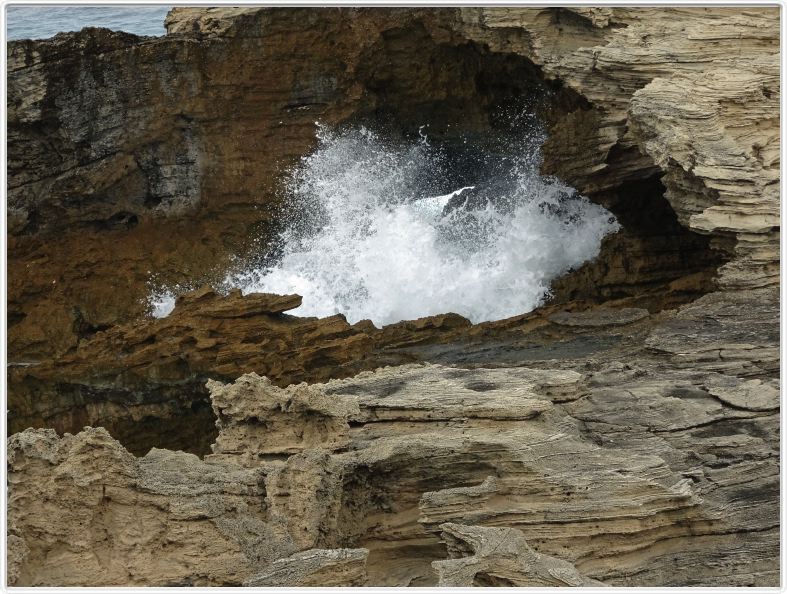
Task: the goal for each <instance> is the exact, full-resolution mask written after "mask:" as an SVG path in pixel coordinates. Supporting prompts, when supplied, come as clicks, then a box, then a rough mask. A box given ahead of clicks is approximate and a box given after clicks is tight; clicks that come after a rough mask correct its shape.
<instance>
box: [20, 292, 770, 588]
mask: <svg viewBox="0 0 787 594" xmlns="http://www.w3.org/2000/svg"><path fill="white" fill-rule="evenodd" d="M775 296H776V295H775V293H774V292H773V291H770V290H760V291H757V292H750V293H749V294H748V296H747V297H748V300H749V302H751V303H753V304H757V307H758V308H759V312H760V315H761V316H762V318H760V319H761V320H762V323H763V324H764V323H765V320H767V319H771V317H772V316H774V315H775V314H776V312H777V311H778V303H777V301H776V299H775ZM753 311H757V309H754V310H753ZM601 315H602V316H603V315H607V314H606V312H603V313H602V314H601ZM751 317H752V316H751V312H745V311H743V310H742V308H740V307H739V306H738V305H737V303H736V301H735V298H730V296H729V294H727V293H718V294H714V295H709V296H707V297H706V298H704V303H700V304H698V305H697V306H696V307H694V306H687V307H685V308H684V309H682V310H680V311H678V312H673V313H670V314H668V315H664V314H662V319H661V325H658V326H656V327H655V328H652V327H651V328H650V329H648V327H646V326H639V328H640V329H639V330H634V331H635V332H644V336H645V338H644V340H643V339H638V340H636V341H634V343H632V344H630V345H626V346H619V347H618V350H617V351H611V352H614V353H615V354H616V356H618V357H620V358H619V359H615V358H612V359H611V358H609V357H607V356H603V357H600V358H596V357H594V356H592V355H590V356H573V357H568V356H565V357H559V358H552V359H550V360H541V361H531V363H530V364H529V365H526V366H513V367H512V366H507V367H498V368H491V367H476V368H469V367H466V366H465V367H459V366H453V367H448V366H443V365H434V364H415V365H404V366H398V367H386V368H382V369H379V370H377V371H367V372H363V373H361V374H359V375H357V376H355V377H352V378H347V379H338V380H331V381H329V382H327V383H324V384H312V385H308V384H297V385H292V386H289V387H287V388H280V387H277V386H275V385H274V384H273V383H272V382H271V381H270V380H268V379H267V378H264V377H261V376H259V375H256V374H250V375H244V376H242V377H241V378H239V379H238V380H237V381H235V382H233V383H227V384H224V383H221V382H211V383H210V384H209V388H210V391H211V395H212V401H213V407H214V409H215V412H216V415H217V417H218V419H219V435H218V438H217V440H216V443H215V445H214V446H213V453H212V454H210V455H208V456H207V457H206V458H205V459H204V460H203V461H200V460H199V459H197V458H196V457H195V456H192V455H189V454H184V453H174V452H167V451H163V450H157V449H154V450H152V451H151V452H150V453H149V454H147V455H146V456H145V457H143V458H135V457H134V456H132V455H131V454H129V453H128V452H127V451H126V450H125V449H124V448H123V447H122V446H121V445H120V444H119V443H118V442H116V441H114V440H112V439H111V438H110V437H109V436H108V435H107V433H106V432H105V431H104V430H103V429H86V430H85V432H82V433H80V434H78V435H76V436H70V435H66V436H64V437H62V438H59V437H57V435H56V434H55V433H54V432H53V431H51V430H43V429H41V430H32V429H30V430H27V431H25V432H23V433H20V434H17V435H15V436H12V437H11V438H10V441H9V489H10V491H9V502H10V507H9V510H10V512H9V526H10V535H11V536H12V537H13V538H12V539H10V540H9V542H10V544H11V548H10V550H9V559H10V560H12V561H13V563H12V572H13V573H12V575H15V576H17V578H16V583H17V584H18V585H33V584H37V585H45V584H49V585H51V584H55V583H57V584H76V583H79V584H82V585H94V584H110V583H114V584H118V583H134V584H139V585H141V584H150V585H153V584H159V585H160V584H165V583H167V584H174V583H189V584H195V585H203V584H239V583H246V584H259V585H271V584H274V583H275V584H279V585H284V584H291V585H308V584H314V583H317V582H321V583H323V584H335V583H346V584H356V585H360V584H364V585H378V586H379V585H430V584H432V585H434V584H437V583H441V584H443V585H468V584H474V585H522V586H534V585H547V584H552V585H563V584H570V585H580V584H586V585H587V584H595V583H597V582H601V583H603V584H606V585H618V586H645V585H661V586H664V585H774V584H777V583H778V571H779V569H778V568H779V565H778V564H779V546H778V538H779V536H778V535H779V524H778V501H779V458H778V442H779V408H778V406H779V405H778V399H777V398H776V397H775V394H776V392H777V391H778V385H779V381H778V351H777V350H775V349H769V348H768V347H767V345H768V344H769V342H770V340H771V339H770V338H769V337H768V335H767V333H765V332H758V331H757V325H756V324H757V323H756V322H755V323H754V324H752V320H751ZM642 323H643V322H642V320H640V321H639V322H632V326H631V328H632V329H633V328H637V326H635V324H642ZM618 328H619V327H617V326H611V327H609V329H608V332H615V331H617V329H618ZM662 328H664V329H665V331H662ZM677 328H682V332H683V337H682V338H681V337H676V339H678V340H679V342H680V345H681V347H680V350H679V351H676V350H675V349H674V347H673V346H672V345H673V344H676V342H675V341H674V340H673V336H675V333H676V329H677ZM744 328H745V329H746V332H747V333H746V335H745V338H746V339H747V340H746V342H743V338H744V335H742V334H741V335H738V336H740V338H738V339H736V334H735V333H736V332H744ZM667 330H669V331H667ZM593 331H594V332H599V330H598V327H594V330H593ZM719 341H727V342H726V343H725V342H719ZM725 344H727V345H728V346H729V347H730V348H729V355H730V356H729V357H726V356H724V354H723V353H722V351H723V350H724V345H725ZM736 349H737V350H736ZM736 352H737V353H738V354H739V356H738V357H737V358H736V357H735V355H734V353H736ZM744 352H745V353H748V354H749V356H746V357H743V356H742V355H743V353H744ZM567 353H570V351H567ZM752 353H756V356H755V357H752V356H751V355H752ZM55 477H57V480H54V478H55ZM212 477H215V478H212ZM44 502H45V503H44ZM118 505H120V506H122V508H121V509H122V511H123V513H120V511H119V510H116V508H115V506H118ZM61 508H63V509H61ZM65 510H68V511H67V513H66V512H65ZM133 510H139V511H138V512H135V511H133ZM129 513H132V514H133V513H140V514H143V517H145V518H148V519H146V520H145V522H144V523H143V524H142V526H141V527H136V528H130V527H129V522H128V516H127V514H129ZM183 522H187V523H188V524H187V525H188V526H189V528H188V529H187V528H186V526H185V525H184V524H183ZM85 525H90V526H100V527H101V530H100V531H98V532H96V531H95V530H92V529H91V531H90V532H89V533H87V534H88V536H86V532H85V528H84V526H85ZM153 526H156V527H157V528H156V529H155V530H154V529H153V528H152V527H153ZM176 527H177V528H176ZM129 530H132V531H133V532H134V535H136V536H135V537H134V538H132V537H131V536H130V535H128V534H127V532H128V531H129ZM173 534H174V536H173ZM202 539H207V540H206V542H208V540H209V542H210V547H211V551H212V553H211V557H212V559H215V560H219V561H220V562H218V561H217V563H216V564H215V565H213V564H206V565H204V566H203V565H202V564H200V565H199V566H197V565H196V564H191V563H183V562H181V561H180V560H181V559H182V558H184V557H183V556H185V555H190V556H189V557H188V558H189V559H191V558H192V557H191V555H194V556H198V555H197V553H189V551H191V550H192V549H193V548H194V547H197V546H199V544H198V543H199V542H201V540H202ZM159 543H167V545H166V547H165V546H164V544H159ZM203 544H204V543H203ZM498 545H500V546H498ZM503 545H504V546H503ZM93 549H100V550H101V551H102V552H101V555H103V556H104V557H103V559H105V560H104V561H101V558H99V559H98V560H97V559H96V557H95V555H96V552H95V551H94V550H93ZM348 549H352V550H348ZM151 550H155V551H158V554H157V555H156V556H155V562H152V561H151ZM48 560H51V562H50V561H48ZM47 568H53V569H51V570H50V569H47Z"/></svg>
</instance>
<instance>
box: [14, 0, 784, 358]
mask: <svg viewBox="0 0 787 594" xmlns="http://www.w3.org/2000/svg"><path fill="white" fill-rule="evenodd" d="M167 26H168V30H169V34H168V35H166V36H164V37H161V38H140V37H136V36H133V35H128V34H124V33H113V32H110V31H107V30H101V29H86V30H84V31H82V32H80V33H76V34H63V35H58V36H56V37H54V38H52V39H51V40H43V41H15V42H12V43H10V44H9V46H8V49H7V52H8V64H9V78H8V89H9V92H8V114H9V117H8V129H9V142H8V156H9V171H8V173H9V201H8V202H9V203H8V215H9V230H10V232H11V235H10V241H9V257H10V260H11V262H12V263H13V265H12V266H10V267H9V269H10V274H9V282H8V286H9V320H10V322H11V323H10V324H9V347H10V351H11V353H12V355H13V360H14V361H19V362H30V361H36V360H40V359H41V358H45V357H48V356H51V355H53V354H63V353H66V352H69V351H73V350H74V349H75V348H76V347H77V345H78V344H79V342H80V341H82V340H84V339H86V338H89V337H90V336H92V335H93V334H94V333H95V332H96V331H98V330H101V329H105V328H107V327H109V326H111V325H114V324H117V323H123V322H128V321H132V320H135V319H138V318H139V317H140V316H142V315H143V314H144V313H145V308H146V306H145V298H146V297H147V295H148V293H149V291H150V289H151V286H150V285H151V283H154V284H155V283H164V284H170V285H175V284H180V285H183V286H191V287H195V286H200V285H202V284H204V283H206V282H215V281H217V280H220V279H222V278H223V277H224V273H225V272H226V271H227V269H229V268H232V266H233V265H234V264H236V263H237V260H236V259H235V257H237V256H239V255H240V257H241V259H243V258H245V257H248V256H251V255H252V254H253V253H254V252H259V250H260V246H261V245H262V246H264V245H265V243H266V242H267V241H268V239H270V237H271V235H272V234H273V233H275V230H276V228H277V224H278V222H277V220H276V208H277V205H278V203H279V199H280V196H279V193H278V192H279V188H280V184H279V180H280V176H281V174H282V172H283V170H284V169H286V168H287V167H288V166H290V165H292V164H294V163H295V162H296V161H297V160H298V158H300V157H301V156H303V155H304V154H306V153H307V152H308V151H309V150H310V149H311V148H313V147H314V145H315V130H316V128H315V122H317V121H319V122H321V123H323V124H327V125H340V124H346V123H351V122H354V123H358V122H366V123H369V122H374V121H378V123H380V124H382V125H386V126H388V127H392V128H394V129H397V130H395V131H397V132H399V133H402V134H410V135H415V134H417V129H418V127H419V126H421V125H422V124H423V123H424V122H429V124H430V134H431V135H432V137H433V138H435V139H442V140H445V141H451V139H452V138H454V139H456V138H458V137H459V136H461V135H462V134H467V133H470V134H481V135H483V134H489V133H494V132H495V129H496V126H499V125H500V124H499V122H498V120H499V118H497V115H496V114H498V113H499V112H500V110H504V109H506V108H509V107H510V106H511V105H512V104H515V103H516V101H519V100H524V101H526V102H529V103H531V104H533V103H535V104H537V105H540V107H539V108H538V109H539V111H540V112H541V115H542V116H543V119H544V120H545V122H546V124H547V127H548V131H549V140H548V142H547V144H546V146H545V149H544V151H545V162H544V166H543V169H544V171H545V172H546V173H555V174H557V175H559V176H560V177H561V178H563V179H564V180H565V181H566V182H568V183H570V184H572V185H574V186H575V187H576V188H577V189H578V190H579V191H580V192H582V193H584V194H587V195H589V196H590V197H591V198H592V199H594V200H597V201H599V202H602V203H604V204H605V205H607V206H609V207H610V208H611V209H612V210H613V211H614V212H615V213H616V214H617V215H618V217H619V219H620V220H621V221H622V222H623V226H624V233H623V234H621V235H620V236H619V237H616V238H614V239H610V240H608V241H607V242H606V244H605V247H604V250H603V251H602V256H601V258H600V260H599V264H598V265H593V266H588V267H586V268H585V269H584V271H583V272H581V273H580V274H579V275H577V276H570V277H569V278H568V279H567V280H565V281H563V285H564V286H563V287H561V288H559V290H557V291H556V292H555V295H556V298H559V299H576V298H585V299H586V298H590V297H596V298H598V299H600V300H604V299H609V298H617V297H620V296H623V295H629V296H630V295H633V294H642V293H643V292H646V291H649V290H654V289H656V288H658V287H664V286H665V285H667V284H669V283H671V282H673V281H675V280H677V279H680V278H682V277H686V276H691V275H695V274H697V275H699V276H698V277H694V281H695V282H694V286H692V283H691V282H684V283H683V288H684V290H685V291H686V292H687V293H688V294H689V295H692V294H693V295H694V296H696V294H697V293H698V292H699V293H702V292H705V291H707V290H708V288H709V282H710V277H712V276H713V272H714V271H715V270H716V269H717V268H718V267H719V266H720V265H721V264H722V263H723V260H725V259H731V260H732V261H731V262H729V263H728V264H727V265H726V266H725V267H724V269H723V274H722V280H723V281H724V282H725V283H728V284H730V285H731V286H746V287H756V286H763V285H765V284H768V283H772V282H773V280H774V279H775V278H776V276H777V275H778V274H777V272H778V263H777V260H778V251H777V242H776V238H777V232H776V230H775V229H774V227H775V226H776V224H774V223H773V221H774V218H775V217H776V212H777V211H778V208H777V204H776V202H775V201H774V200H775V195H774V191H775V188H776V186H775V185H774V184H773V180H774V176H776V175H777V173H776V172H777V171H778V163H777V161H775V160H774V155H775V154H777V153H778V134H777V133H776V131H777V130H778V128H779V126H778V97H779V90H778V85H774V84H773V81H774V80H775V77H777V76H778V11H776V10H774V9H767V8H752V9H750V10H747V11H745V12H741V11H739V10H737V9H734V8H729V9H728V8H716V9H713V10H709V9H692V8H687V9H675V8H658V9H654V8H640V9H625V8H607V9H590V8H577V9H573V8H462V9H455V8H450V9H449V8H446V9H377V8H375V9H362V8H344V9H338V10H334V9H307V8H302V9H296V8H274V9H260V8H216V9H210V8H206V9H195V8H177V9H174V10H173V11H172V12H171V14H170V15H169V17H168V19H167ZM295 50H297V51H295ZM417 65H420V66H417ZM416 66H417V67H416ZM717 70H718V72H719V73H720V74H718V75H716V74H713V73H714V72H716V71H717ZM703 80H705V81H710V82H707V84H705V83H703V82H702V81H703ZM722 81H729V83H730V84H724V82H722ZM714 85H715V86H714ZM772 87H773V88H772ZM649 97H653V101H651V100H650V99H649ZM536 99H537V100H536ZM512 102H513V103H512ZM736 106H742V107H736ZM738 113H740V114H741V117H740V118H738V117H737V114H738ZM745 114H749V115H745ZM703 122H711V125H709V126H704V125H703ZM744 122H748V123H746V124H744ZM741 126H747V128H743V127H741ZM676 129H682V130H685V131H687V134H684V135H681V134H675V133H674V131H675V130H676ZM690 129H691V130H693V132H691V133H688V130H690ZM667 130H669V133H667V132H666V131H667ZM661 135H665V136H664V137H663V138H662V137H661ZM719 136H721V137H723V140H722V141H719V142H717V141H716V140H714V139H715V138H717V137H719ZM685 138H693V139H697V142H696V143H695V144H693V145H691V146H678V145H680V143H685V140H682V139H685ZM700 139H702V140H700ZM720 150H724V151H727V153H726V154H728V155H730V159H731V160H730V161H728V162H717V159H716V157H718V154H719V151H720ZM673 152H674V153H675V157H676V158H677V160H675V159H673V160H672V161H670V160H669V159H668V158H667V157H668V156H669V154H671V153H673ZM697 165H699V166H697ZM737 168H741V171H742V172H743V173H742V174H741V176H739V177H735V176H732V177H731V174H732V172H733V171H736V170H737ZM665 173H666V175H665ZM725 180H726V181H725ZM661 183H664V185H666V186H667V199H668V200H669V204H667V202H665V201H664V197H663V194H664V190H663V188H662V186H661ZM754 193H757V196H754ZM669 205H671V208H670V206H669ZM736 205H737V206H736ZM749 205H754V207H753V209H752V211H751V212H752V214H745V213H742V212H740V210H741V208H743V209H748V208H749ZM672 209H674V211H675V212H677V213H678V215H679V220H680V224H679V223H678V220H676V219H675V217H674V213H673V212H672ZM736 209H737V210H736ZM754 210H756V211H757V214H756V215H754V214H753V213H754ZM706 211H707V212H706ZM702 213H705V214H702ZM776 218H777V217H776ZM744 219H745V223H744ZM777 223H778V221H777ZM681 224H682V225H684V226H687V227H688V228H689V229H690V230H691V231H689V230H687V229H686V227H682V226H681ZM695 231H696V232H697V233H695ZM699 234H709V235H710V236H712V237H713V238H714V242H710V243H709V241H708V238H706V237H703V236H701V235H699ZM716 239H718V241H716ZM711 243H712V245H711ZM711 247H712V248H714V249H716V250H718V251H719V253H720V254H722V257H721V258H720V257H719V254H715V255H714V252H713V251H712V250H711ZM744 262H746V263H747V264H746V265H743V264H742V263H744ZM689 287H691V288H690V290H689ZM116 288H117V289H119V290H116ZM684 301H685V298H684ZM653 303H654V304H656V305H657V304H659V303H660V300H659V299H658V298H656V299H654V300H653ZM673 304H674V303H673ZM662 305H663V303H662Z"/></svg>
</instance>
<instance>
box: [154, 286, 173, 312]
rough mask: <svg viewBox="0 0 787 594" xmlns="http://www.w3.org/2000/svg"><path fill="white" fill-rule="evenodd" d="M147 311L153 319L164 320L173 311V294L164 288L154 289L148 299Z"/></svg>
mask: <svg viewBox="0 0 787 594" xmlns="http://www.w3.org/2000/svg"><path fill="white" fill-rule="evenodd" d="M148 309H149V310H150V314H151V315H152V316H153V317H154V318H166V317H167V316H168V315H169V314H170V313H172V310H173V309H175V293H173V292H172V291H171V290H169V289H166V288H158V289H154V290H153V292H152V293H151V294H150V296H149V297H148Z"/></svg>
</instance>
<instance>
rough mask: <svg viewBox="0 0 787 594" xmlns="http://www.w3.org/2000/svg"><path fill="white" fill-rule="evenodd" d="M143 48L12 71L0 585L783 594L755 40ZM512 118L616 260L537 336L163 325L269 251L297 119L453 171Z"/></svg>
mask: <svg viewBox="0 0 787 594" xmlns="http://www.w3.org/2000/svg"><path fill="white" fill-rule="evenodd" d="M166 24H167V30H168V34H167V35H166V36H163V37H160V38H140V37H136V36H133V35H128V34H123V33H113V32H110V31H107V30H100V29H85V30H83V31H81V32H79V33H74V34H61V35H58V36H56V37H54V38H52V39H51V40H45V41H35V42H33V41H18V42H11V43H9V45H8V50H7V51H8V180H9V183H8V207H7V214H8V222H9V229H8V231H9V237H8V254H9V256H8V257H9V261H8V265H9V274H8V360H9V370H8V386H9V413H8V414H9V417H8V418H9V425H10V429H11V431H13V432H16V431H18V432H19V433H16V434H15V435H12V436H11V437H10V438H9V442H8V481H9V500H8V501H9V510H8V521H9V523H8V527H9V533H8V534H9V536H8V543H9V550H8V562H9V583H11V584H15V585H20V586H21V585H63V586H65V585H241V584H247V585H436V584H438V583H439V584H441V585H454V586H464V585H516V586H528V585H558V586H560V585H598V584H608V585H628V586H640V585H652V586H661V585H758V586H763V585H776V584H778V583H779V540H778V539H779V520H778V501H779V487H778V485H779V482H778V481H779V457H778V443H779V430H780V427H779V416H778V410H779V332H778V319H779V313H778V312H779V302H778V284H779V181H780V180H779V164H780V163H779V155H780V146H779V101H780V95H779V90H780V81H779V13H778V9H770V8H748V9H746V10H741V9H738V8H661V7H660V8H636V9H625V8H617V7H616V8H589V7H583V8H572V9H568V8H461V9H459V8H451V9H361V8H333V9H305V8H304V9H295V8H288V9H260V8H216V9H202V8H200V9H192V8H177V9H174V10H173V11H172V12H171V13H170V15H169V16H168V18H167V23H166ZM522 102H525V103H526V104H528V105H531V106H532V107H533V109H534V110H535V111H536V112H537V114H538V116H539V117H540V118H541V119H542V120H543V121H544V122H545V125H546V126H547V128H548V133H549V134H548V140H547V141H546V143H545V145H544V149H543V152H544V163H543V166H542V169H543V171H544V172H545V173H550V174H555V175H558V176H559V177H560V178H561V179H563V180H565V181H566V182H568V183H570V184H571V185H573V186H574V187H576V188H577V189H578V190H579V191H580V192H582V193H583V194H585V195H587V196H589V197H590V198H591V199H592V200H594V201H596V202H598V203H600V204H603V205H604V206H606V207H607V208H609V209H610V210H612V212H613V213H615V215H616V216H617V217H618V220H619V221H620V223H621V225H622V228H623V229H622V231H621V232H620V233H618V234H616V235H613V236H610V237H608V238H607V239H606V240H605V242H604V244H603V245H602V251H601V254H600V256H599V258H597V259H596V260H595V261H594V262H590V263H588V264H586V265H585V266H583V267H581V268H579V269H577V270H574V271H572V272H570V273H569V274H568V275H566V276H564V277H562V278H560V279H558V280H557V281H555V283H554V284H553V298H552V300H551V302H550V303H549V304H548V305H546V306H545V307H543V308H541V309H539V310H537V311H535V312H532V313H530V314H527V315H522V316H518V317H515V318H511V319H508V320H502V321H498V322H489V323H485V324H478V325H473V324H470V322H468V321H467V320H465V319H464V318H461V317H460V316H457V315H455V314H449V313H448V312H446V315H443V316H436V317H433V318H425V319H421V320H414V321H403V322H400V323H398V324H393V325H391V326H386V327H384V328H375V327H374V325H372V324H371V323H370V322H360V323H358V324H355V325H350V324H348V323H347V322H346V320H344V319H343V318H342V317H341V316H336V317H334V318H328V319H316V318H298V317H296V316H292V315H289V314H287V313H286V312H288V311H289V310H291V309H293V308H294V307H297V305H298V303H299V298H298V297H297V296H273V295H248V296H245V297H244V296H241V295H239V294H237V293H233V294H230V295H227V296H222V295H219V294H217V293H215V292H214V291H212V290H210V289H208V288H202V289H199V290H197V291H192V292H190V293H186V291H185V290H186V289H188V288H191V289H194V288H197V287H201V286H203V285H205V284H210V283H212V282H215V281H216V280H217V279H218V278H221V277H222V276H223V275H224V274H225V273H226V271H227V270H229V269H232V268H233V266H237V265H238V263H239V262H243V261H244V260H245V259H247V258H250V257H253V255H254V253H256V252H258V251H259V247H260V244H263V245H264V244H265V242H266V241H267V240H268V239H269V238H270V237H271V234H272V233H274V232H275V230H276V228H277V225H279V224H280V221H278V220H277V206H278V204H279V202H280V199H281V196H280V194H279V192H278V188H279V186H280V179H281V175H282V173H283V172H284V171H285V170H286V169H287V167H288V166H289V165H291V164H292V163H294V162H295V161H297V159H298V158H300V157H301V156H302V155H304V154H306V153H307V152H308V151H309V150H310V149H311V148H312V147H313V146H314V143H315V122H316V121H320V122H324V123H327V124H347V123H365V122H377V123H380V122H384V123H385V124H386V125H388V126H392V127H393V129H392V133H394V134H400V135H403V136H408V135H414V134H417V132H418V127H419V126H420V125H422V124H423V123H424V122H429V124H430V134H432V135H433V136H434V137H435V138H439V139H441V141H443V142H446V143H449V144H450V143H451V142H453V141H455V140H456V141H458V140H459V139H460V137H461V135H462V134H465V133H473V134H476V135H479V136H480V137H483V135H484V134H493V133H495V131H496V130H498V129H499V127H500V126H501V123H500V122H499V121H498V119H497V118H496V114H498V113H499V112H500V110H504V109H507V108H510V107H511V106H516V105H520V104H522ZM157 282H166V283H170V284H174V283H179V284H180V285H181V286H182V287H183V288H184V293H186V294H184V295H183V296H182V297H181V298H180V299H179V301H178V303H177V305H176V307H175V310H174V311H173V313H172V314H171V315H170V316H168V317H167V318H164V319H151V318H150V317H149V315H148V314H149V312H148V311H147V310H146V308H147V305H146V302H145V298H146V297H147V295H148V294H149V291H150V290H151V288H152V287H153V286H154V285H155V283H157ZM299 382H306V383H299ZM214 424H215V427H214ZM85 425H92V426H94V427H95V428H85V429H84V430H81V429H82V428H83V427H84V426H85ZM31 426H32V427H38V429H32V428H31V429H26V428H27V427H31ZM99 427H101V428H99ZM53 429H54V430H56V431H54V430H53ZM23 430H24V431H23ZM80 430H81V431H80ZM162 448H170V449H162ZM171 450H185V451H186V452H192V453H184V452H183V451H171ZM195 454H197V455H199V456H203V458H199V457H198V456H197V455H195ZM206 454H207V455H206Z"/></svg>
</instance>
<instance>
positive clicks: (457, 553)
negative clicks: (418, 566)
mask: <svg viewBox="0 0 787 594" xmlns="http://www.w3.org/2000/svg"><path fill="white" fill-rule="evenodd" d="M440 528H441V529H442V537H443V539H445V541H446V545H447V547H448V555H449V556H450V557H451V560H449V561H435V562H434V563H433V564H432V567H434V568H435V570H436V571H437V573H438V576H439V578H440V582H439V585H440V586H453V587H462V586H508V587H522V586H530V587H532V586H540V587H544V586H563V587H565V586H602V585H603V584H601V583H600V582H597V581H595V580H591V579H588V578H586V577H584V576H583V575H581V574H580V573H579V572H578V571H577V569H576V567H574V566H573V565H571V563H567V562H566V561H561V560H560V559H555V558H554V557H550V556H548V555H541V554H539V553H537V552H536V551H534V550H533V549H532V548H530V546H529V545H528V544H527V542H526V541H525V538H524V534H522V532H521V531H519V530H516V529H514V528H481V527H478V526H462V525H459V524H443V525H442V526H440Z"/></svg>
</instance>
